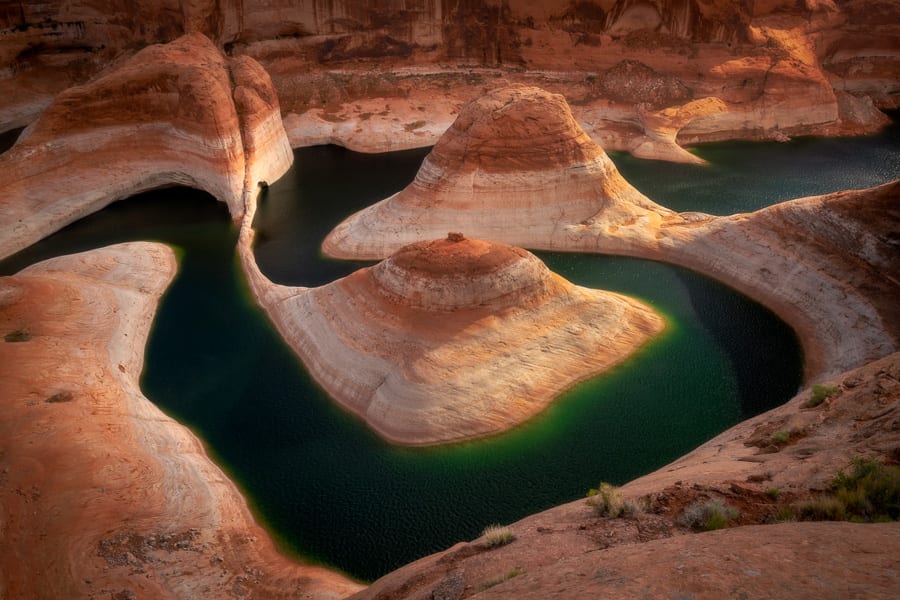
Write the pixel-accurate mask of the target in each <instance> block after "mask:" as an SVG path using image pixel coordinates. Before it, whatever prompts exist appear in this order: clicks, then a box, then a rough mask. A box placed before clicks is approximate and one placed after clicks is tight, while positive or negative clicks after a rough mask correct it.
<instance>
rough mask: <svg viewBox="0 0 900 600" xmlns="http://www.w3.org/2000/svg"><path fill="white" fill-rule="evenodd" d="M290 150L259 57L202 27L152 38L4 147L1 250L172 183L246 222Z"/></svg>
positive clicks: (9, 250)
mask: <svg viewBox="0 0 900 600" xmlns="http://www.w3.org/2000/svg"><path fill="white" fill-rule="evenodd" d="M292 160H293V155H292V154H291V150H290V146H289V144H288V142H287V138H286V136H285V133H284V129H283V127H282V124H281V114H280V111H279V108H278V99H277V97H276V95H275V92H274V90H273V89H272V85H271V81H270V80H269V77H268V75H267V74H266V73H265V71H264V70H263V69H262V68H261V67H260V66H259V64H257V63H256V62H255V61H254V60H252V59H250V58H247V57H241V58H234V59H231V58H226V57H225V56H223V55H222V53H221V52H220V51H219V50H218V49H217V48H216V47H215V46H214V45H213V44H212V43H211V42H210V41H209V40H208V39H207V38H205V37H204V36H203V35H201V34H193V35H188V36H184V37H182V38H179V39H177V40H175V41H173V42H171V43H169V44H166V45H158V46H150V47H148V48H145V49H144V50H142V51H141V52H139V53H137V54H136V55H135V56H134V57H132V58H130V59H128V60H125V61H124V62H122V63H121V64H118V65H116V66H114V67H112V68H111V69H110V70H109V72H107V73H105V74H103V75H102V76H100V77H98V78H96V79H94V80H92V81H91V82H90V83H87V84H85V85H82V86H77V87H73V88H69V89H67V90H66V91H65V92H63V93H61V94H60V95H59V96H58V97H57V98H56V99H55V101H54V102H53V104H52V105H51V106H50V107H49V108H48V109H47V110H46V111H45V112H44V113H43V114H42V115H41V118H40V119H39V120H38V121H37V122H35V123H34V124H33V125H31V126H30V127H29V128H28V130H27V131H26V132H25V133H24V134H23V136H22V138H21V139H20V140H19V141H18V142H17V143H16V145H15V146H14V147H13V148H12V149H11V150H9V151H8V152H5V153H4V154H2V155H0V187H2V188H3V189H4V194H3V197H2V198H0V257H5V256H8V255H10V254H13V253H15V252H16V251H18V250H21V249H22V248H24V247H26V246H28V245H29V244H32V243H34V242H36V241H38V240H40V239H42V238H43V237H45V236H47V235H49V234H50V233H52V232H54V231H56V230H58V229H60V228H61V227H63V226H65V225H67V224H69V223H71V222H73V221H75V220H77V219H79V218H80V217H83V216H85V215H87V214H90V213H92V212H94V211H96V210H99V209H100V208H103V207H104V206H106V205H108V204H109V203H110V202H113V201H115V200H118V199H121V198H126V197H128V196H132V195H134V194H136V193H138V192H140V191H144V190H147V189H152V188H158V187H163V186H166V185H187V186H191V187H195V188H199V189H203V190H206V191H208V192H209V193H211V194H212V195H213V196H215V197H216V198H218V199H219V200H221V201H222V202H225V203H226V204H227V205H228V208H229V210H230V211H231V214H232V215H233V216H234V217H235V218H236V219H237V220H240V217H241V216H242V215H243V211H244V203H245V202H246V197H247V196H248V195H249V194H251V193H256V186H257V184H258V183H259V182H265V181H272V180H274V179H276V178H278V177H280V176H281V175H282V174H283V173H284V172H285V171H286V170H287V169H288V168H289V167H290V164H291V161H292Z"/></svg>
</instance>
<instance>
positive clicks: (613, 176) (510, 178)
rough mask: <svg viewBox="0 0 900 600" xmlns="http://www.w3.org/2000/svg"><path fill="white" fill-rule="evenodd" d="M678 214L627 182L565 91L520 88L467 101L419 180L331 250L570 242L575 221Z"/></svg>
mask: <svg viewBox="0 0 900 600" xmlns="http://www.w3.org/2000/svg"><path fill="white" fill-rule="evenodd" d="M668 213H670V211H667V210H666V209H664V208H662V207H660V206H657V205H656V204H654V203H653V202H651V201H650V200H649V199H647V198H646V197H645V196H644V195H643V194H641V193H640V192H638V191H637V190H636V189H634V188H633V187H632V186H631V185H630V184H629V183H628V182H627V181H625V179H624V178H623V177H622V176H621V175H620V174H619V172H618V170H617V169H616V167H615V165H614V164H613V163H612V161H611V160H610V159H609V157H608V156H607V155H606V153H605V152H604V151H603V149H602V148H601V147H600V146H598V145H597V144H596V143H595V142H594V141H593V140H591V138H590V137H589V136H588V135H587V134H586V133H585V132H584V131H583V130H582V129H581V127H579V126H578V124H577V123H576V122H575V120H574V119H573V118H572V113H571V111H570V110H569V107H568V104H567V103H566V101H565V99H564V98H563V97H562V96H559V95H556V94H550V93H548V92H545V91H543V90H540V89H538V88H533V87H525V86H510V87H506V88H502V89H499V90H496V91H494V92H492V93H490V94H488V95H486V96H484V97H481V98H477V99H476V100H473V101H472V102H470V103H469V104H468V105H466V107H465V108H464V109H463V111H462V112H461V113H460V115H459V117H457V119H456V121H454V123H453V125H452V126H451V127H450V129H448V130H447V132H446V133H445V134H444V135H443V136H442V137H441V139H440V141H438V143H437V144H436V145H435V147H434V149H433V150H432V151H431V153H430V154H429V155H428V156H427V157H426V158H425V161H424V162H423V163H422V167H421V168H420V169H419V172H418V173H417V174H416V178H415V180H414V181H413V182H412V183H411V184H410V185H409V186H407V187H406V188H405V189H404V190H402V191H400V192H398V193H397V194H394V195H393V196H391V197H390V198H387V199H385V200H383V201H382V202H379V203H377V204H375V205H373V206H371V207H369V208H366V209H364V210H362V211H360V212H358V213H356V214H354V215H352V216H351V217H349V218H348V219H346V220H345V221H344V222H343V223H341V224H340V225H338V226H337V227H336V228H335V230H334V231H332V232H331V233H330V234H329V235H328V237H327V238H326V239H325V241H324V243H323V244H322V249H323V251H324V252H325V253H326V254H328V255H330V256H334V257H339V258H367V259H371V258H383V257H385V256H387V255H388V254H390V253H392V252H394V251H395V250H397V249H398V248H400V247H401V246H403V245H405V244H408V243H411V242H414V241H418V240H423V239H433V238H436V237H438V236H440V235H442V232H446V231H450V230H460V231H465V232H466V233H467V234H468V235H471V236H473V237H478V238H484V239H489V240H495V241H502V242H506V243H509V244H514V245H520V246H529V247H537V248H544V249H550V248H564V247H565V243H566V242H565V237H564V235H565V234H564V232H565V228H566V227H567V226H571V225H574V224H577V223H583V222H589V221H593V220H596V219H601V220H603V221H605V222H608V223H618V222H632V221H635V220H644V219H658V218H659V215H660V214H668Z"/></svg>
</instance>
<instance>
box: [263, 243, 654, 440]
mask: <svg viewBox="0 0 900 600" xmlns="http://www.w3.org/2000/svg"><path fill="white" fill-rule="evenodd" d="M256 287H257V288H259V287H263V288H265V289H268V290H269V292H268V293H266V292H262V293H260V292H257V293H258V295H260V296H261V298H262V300H261V302H262V304H263V306H264V308H266V310H267V311H268V313H269V315H270V316H271V318H272V320H273V321H274V322H275V323H276V325H277V327H278V329H279V331H280V332H281V334H282V335H283V336H284V338H285V339H286V340H287V341H288V343H289V344H290V345H291V347H292V348H294V350H295V351H296V352H297V354H298V355H299V356H300V357H301V358H302V359H303V362H304V364H305V365H306V366H307V368H308V369H309V370H310V372H311V373H312V375H313V377H315V379H316V380H317V381H318V382H319V384H320V385H322V387H323V388H325V390H326V391H327V392H328V393H329V395H331V396H332V397H333V398H334V399H335V400H336V401H337V402H338V403H339V404H341V405H342V406H344V407H345V408H347V409H348V410H350V411H351V412H353V413H355V414H357V415H358V416H360V417H361V418H362V419H364V420H365V421H366V423H367V424H368V425H369V426H371V427H372V428H373V429H374V430H375V431H377V432H378V433H379V434H381V435H382V436H383V437H385V438H387V439H388V440H391V441H392V442H395V443H401V444H409V445H425V444H436V443H445V442H453V441H459V440H465V439H469V438H473V437H479V436H485V435H490V434H497V433H500V432H503V431H505V430H507V429H509V428H511V427H513V426H515V425H518V424H519V423H521V422H523V421H525V420H526V419H528V418H529V417H532V416H534V415H535V414H537V413H539V412H541V411H542V410H543V409H544V408H545V407H546V406H547V405H548V404H549V403H550V402H551V401H552V400H553V399H554V398H555V397H556V396H557V395H559V394H560V393H561V392H562V391H564V390H565V389H566V388H568V387H570V386H572V385H573V384H575V383H577V382H578V381H580V380H583V379H586V378H588V377H590V376H592V375H595V374H597V373H600V372H601V371H603V370H605V369H608V368H609V367H611V366H612V365H614V364H617V363H618V362H621V361H622V360H623V359H624V358H625V357H627V356H628V355H630V354H631V353H633V352H634V351H635V350H636V349H637V348H639V347H640V346H641V345H643V344H644V343H645V342H646V341H647V340H648V339H650V338H651V337H652V336H653V335H655V334H657V333H659V332H660V331H661V330H662V329H663V327H664V322H663V320H662V318H661V317H659V316H657V315H656V313H654V312H653V311H652V310H651V309H650V308H649V307H647V306H645V305H643V304H641V303H640V302H637V301H635V300H632V299H630V298H627V297H625V296H621V295H618V294H612V293H609V292H603V291H597V290H590V289H587V288H581V287H578V286H575V285H572V284H571V283H569V282H567V281H566V280H564V279H563V278H561V277H559V276H558V275H556V274H554V273H552V272H551V271H550V270H549V269H547V267H546V266H545V265H544V264H543V263H542V262H541V261H540V260H538V259H537V258H536V257H535V256H534V255H533V254H531V253H529V252H526V251H524V250H522V249H519V248H515V247H512V246H508V245H506V244H501V243H491V242H484V241H480V240H474V239H467V238H465V237H463V236H462V235H461V234H451V235H450V236H448V237H447V238H446V239H442V240H433V241H428V242H419V243H416V244H411V245H409V246H405V247H403V248H401V249H400V250H398V251H397V252H395V253H394V254H392V255H391V256H390V257H389V258H388V259H386V260H384V261H382V262H380V263H378V264H377V265H376V266H374V267H370V268H365V269H361V270H359V271H357V272H355V273H353V274H352V275H350V276H348V277H345V278H343V279H340V280H338V281H336V282H334V283H331V284H328V285H326V286H323V287H320V288H315V289H306V288H281V289H278V288H279V287H280V286H274V284H271V283H269V282H268V281H259V280H257V284H256ZM273 287H274V288H275V289H274V290H273V289H272V288H273ZM273 296H274V297H277V299H273Z"/></svg>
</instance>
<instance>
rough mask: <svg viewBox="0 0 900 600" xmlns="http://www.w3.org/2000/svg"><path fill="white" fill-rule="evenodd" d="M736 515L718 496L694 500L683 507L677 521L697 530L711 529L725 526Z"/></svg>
mask: <svg viewBox="0 0 900 600" xmlns="http://www.w3.org/2000/svg"><path fill="white" fill-rule="evenodd" d="M737 516H738V512H737V511H736V510H735V509H733V508H731V507H730V506H728V505H727V504H725V502H723V501H722V500H720V499H719V498H713V499H712V500H707V501H705V502H702V501H700V500H698V501H696V502H694V503H693V504H691V505H689V506H688V507H687V508H685V509H684V513H682V515H681V518H680V519H679V520H678V521H679V523H681V524H682V525H684V526H685V527H690V528H691V529H694V530H698V531H713V530H714V529H722V528H723V527H727V526H728V523H729V522H730V521H732V520H734V519H736V518H737Z"/></svg>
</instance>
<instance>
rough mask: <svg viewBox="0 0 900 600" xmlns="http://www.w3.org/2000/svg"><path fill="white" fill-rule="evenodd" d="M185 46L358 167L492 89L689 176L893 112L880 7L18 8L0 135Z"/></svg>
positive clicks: (816, 3)
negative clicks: (145, 56) (179, 41)
mask: <svg viewBox="0 0 900 600" xmlns="http://www.w3.org/2000/svg"><path fill="white" fill-rule="evenodd" d="M190 32H201V33H203V34H205V35H206V36H208V37H209V38H210V39H212V40H213V41H214V42H216V43H217V44H218V45H219V46H220V48H222V49H223V50H224V51H225V52H226V53H227V54H229V55H231V56H238V55H249V56H251V57H253V58H254V59H256V60H257V61H258V62H259V63H260V64H261V65H262V66H263V67H264V68H265V69H266V70H267V71H268V72H269V73H270V75H271V77H272V80H273V82H274V84H275V87H276V89H277V91H278V94H279V97H280V99H281V106H282V110H283V111H284V113H285V116H287V117H290V118H292V119H295V121H296V122H297V123H298V124H299V125H298V127H297V128H296V129H297V131H296V133H295V134H294V135H292V140H293V141H294V143H295V144H303V143H316V142H322V141H328V142H337V143H342V144H345V145H350V146H351V147H354V148H356V149H360V150H369V151H383V150H388V149H396V148H397V147H409V146H424V145H429V144H431V143H434V141H435V140H436V139H437V136H439V135H440V133H441V131H442V130H437V131H429V130H428V127H427V124H429V123H434V124H437V123H440V124H443V126H444V127H446V125H449V123H450V121H452V117H453V115H454V114H455V111H457V110H458V109H459V107H460V106H461V105H462V104H463V103H464V102H466V101H468V100H469V99H471V98H472V97H475V96H477V95H479V94H482V93H484V92H485V91H487V90H489V89H491V88H492V87H494V86H495V85H496V84H497V83H501V84H502V83H510V82H521V83H527V84H537V85H540V86H541V87H544V88H546V89H549V90H551V91H554V92H557V93H562V94H563V95H565V96H566V98H567V99H568V100H569V101H570V102H571V103H572V104H573V105H575V106H576V109H575V112H576V117H577V118H578V119H579V121H580V122H581V123H582V126H584V127H585V129H586V130H587V131H588V132H589V133H590V134H591V135H592V136H594V137H595V138H596V139H598V140H599V141H601V142H602V143H603V144H604V145H605V147H607V148H609V149H624V150H629V151H632V152H635V153H636V154H638V155H642V156H648V157H655V158H664V159H668V160H689V159H688V157H687V156H686V155H685V154H684V153H678V152H673V151H671V147H672V146H675V145H676V144H680V145H684V144H692V143H697V142H704V141H713V140H720V139H732V138H750V139H783V138H784V137H785V136H792V135H806V134H815V135H835V134H854V133H864V132H871V131H874V130H876V129H877V128H879V127H881V126H883V125H884V124H885V122H886V121H885V118H884V116H883V115H882V114H881V113H880V112H879V111H878V109H879V108H881V109H889V108H895V107H897V106H898V98H900V81H898V78H897V75H896V74H897V73H898V72H900V52H898V50H897V48H896V39H897V37H898V35H900V6H898V5H897V3H896V2H891V1H890V0H876V1H875V2H860V1H850V0H848V1H843V2H833V1H831V0H807V1H805V2H801V3H797V2H788V1H783V0H770V1H765V2H752V3H733V2H725V1H724V0H652V1H640V2H638V1H635V0H616V1H610V0H599V1H596V2H591V1H584V2H569V1H562V0H547V1H545V2H535V1H528V0H505V1H497V0H457V1H455V2H451V1H441V0H380V1H375V0H369V1H366V2H343V1H340V2H339V1H323V0H276V1H267V2H261V1H259V0H231V1H219V0H216V1H213V0H192V1H188V0H180V1H176V0H163V1H159V2H154V3H147V4H142V5H141V6H140V7H139V8H132V5H131V4H130V3H116V2H109V1H106V2H101V1H99V0H94V1H90V0H88V1H85V2H77V3H62V2H41V3H38V2H19V3H16V5H7V6H6V7H5V9H0V81H2V82H3V86H4V90H5V91H6V92H7V93H6V94H5V97H4V98H3V99H2V100H0V127H2V128H3V129H7V128H13V127H16V126H21V125H24V124H27V123H28V122H31V121H33V120H34V118H35V117H36V115H37V114H39V113H40V111H42V110H43V109H44V108H45V107H46V106H47V105H48V104H49V102H50V101H51V100H52V98H53V97H54V96H55V95H56V94H58V93H59V92H60V91H62V90H63V89H65V88H66V87H69V86H71V85H73V84H77V83H82V82H84V81H86V80H88V79H89V78H90V77H92V76H94V75H95V74H97V73H98V72H100V71H102V70H103V69H104V68H107V67H108V66H109V65H111V64H115V63H116V62H118V61H121V60H122V59H123V58H124V57H127V56H129V55H131V54H133V53H134V52H136V51H138V50H139V49H140V48H142V47H143V46H145V45H147V44H151V43H158V42H168V41H171V40H173V39H176V38H177V37H179V36H180V35H183V34H185V33H190ZM498 78H500V79H502V81H498V80H497V79H498ZM707 100H709V101H707ZM696 101H704V102H701V103H700V104H697V103H696ZM379 128H381V129H382V130H386V131H388V132H389V133H387V134H385V133H381V134H379V133H376V134H375V135H374V138H368V137H367V133H366V132H367V131H368V130H372V129H376V130H377V129H379Z"/></svg>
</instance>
